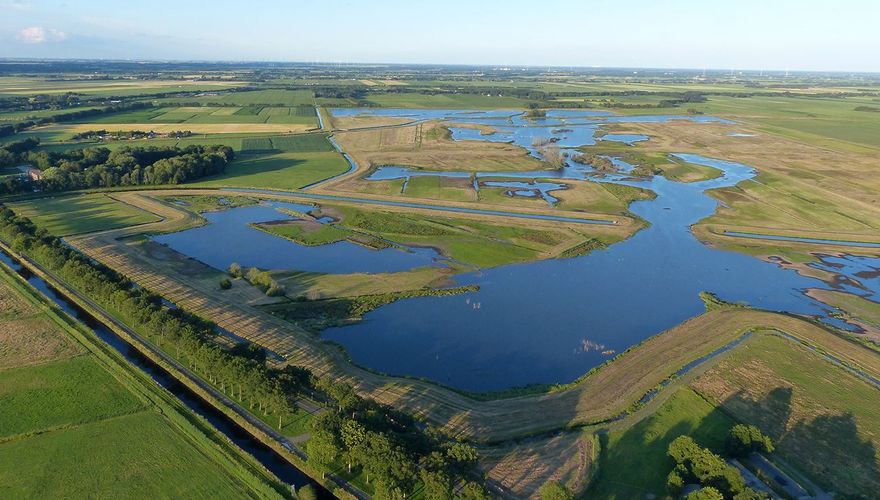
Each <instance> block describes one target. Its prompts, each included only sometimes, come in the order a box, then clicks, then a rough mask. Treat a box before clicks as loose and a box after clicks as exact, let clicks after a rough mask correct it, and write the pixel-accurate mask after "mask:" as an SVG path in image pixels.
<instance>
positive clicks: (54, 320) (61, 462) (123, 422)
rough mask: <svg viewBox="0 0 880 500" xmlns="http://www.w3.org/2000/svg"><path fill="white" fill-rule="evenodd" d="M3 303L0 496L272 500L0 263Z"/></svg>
mask: <svg viewBox="0 0 880 500" xmlns="http://www.w3.org/2000/svg"><path fill="white" fill-rule="evenodd" d="M0 304H2V306H3V309H4V310H14V311H17V313H16V314H14V315H11V316H9V315H7V316H0V498H23V499H29V498H34V499H36V498H131V497H137V498H206V497H218V498H245V497H250V498H261V497H267V496H268V497H274V496H275V495H274V494H273V493H274V491H273V490H271V488H270V487H269V485H268V477H266V476H261V475H260V474H261V473H259V474H254V472H253V469H250V470H249V469H247V468H246V467H245V466H244V463H246V460H245V459H244V457H242V456H240V455H236V453H237V452H231V450H232V449H231V448H228V447H227V448H226V449H225V450H223V451H221V450H220V449H219V446H218V443H220V442H221V441H219V440H216V441H215V440H212V438H209V437H208V436H207V435H205V434H201V432H203V431H202V430H200V429H205V428H206V427H199V426H197V425H193V424H192V423H191V422H192V421H193V420H187V419H188V418H193V417H186V416H184V415H183V414H182V413H180V412H181V411H183V409H182V408H183V407H182V405H179V403H178V405H179V406H174V404H173V403H170V402H171V401H173V398H172V397H171V396H170V395H168V394H167V393H165V392H164V391H162V390H161V389H157V387H156V386H155V384H154V382H153V381H152V380H151V379H149V377H148V376H147V375H145V374H140V375H138V374H139V373H140V372H139V371H138V369H137V368H134V367H130V366H128V365H123V364H121V363H122V358H121V357H118V358H115V357H114V356H113V355H111V354H109V353H110V352H112V349H111V348H109V347H102V346H103V344H100V341H99V340H98V339H97V337H89V335H88V334H86V333H85V332H86V329H85V327H82V326H78V325H77V324H76V323H74V322H73V320H69V319H66V318H65V317H63V316H62V315H61V313H59V312H58V311H57V310H54V309H50V308H49V305H48V302H47V301H46V300H45V299H43V298H41V296H40V295H38V293H37V292H36V291H34V290H33V289H31V288H29V287H28V286H27V285H26V284H24V283H23V282H22V281H20V280H19V279H18V278H16V277H15V275H14V274H13V272H12V271H11V270H9V269H8V268H6V267H5V266H2V265H0ZM23 318H27V319H23ZM23 321H29V322H30V323H27V324H24V323H23ZM35 322H41V323H40V325H42V326H40V327H39V329H38V330H39V331H36V330H35V329H33V328H31V327H30V326H32V325H35V324H37V323H35ZM117 363H120V364H117ZM200 425H204V424H200ZM290 425H292V426H296V425H299V424H297V423H296V422H291V423H290ZM210 432H216V431H210ZM213 439H216V437H215V438H213ZM257 477H262V478H263V479H257ZM261 481H265V482H261ZM257 484H259V486H257Z"/></svg>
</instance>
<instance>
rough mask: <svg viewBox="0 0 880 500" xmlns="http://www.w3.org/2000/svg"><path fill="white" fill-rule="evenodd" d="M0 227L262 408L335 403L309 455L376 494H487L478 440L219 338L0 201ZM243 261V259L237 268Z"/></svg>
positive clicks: (233, 393) (267, 411)
mask: <svg viewBox="0 0 880 500" xmlns="http://www.w3.org/2000/svg"><path fill="white" fill-rule="evenodd" d="M0 237H2V238H3V239H4V240H5V241H7V242H9V243H10V245H11V246H12V247H13V249H14V250H16V251H18V252H21V253H23V254H26V255H28V256H29V257H30V258H32V259H33V260H34V261H36V262H37V263H39V264H40V265H42V266H43V267H45V268H46V269H48V270H49V271H50V272H52V273H53V274H56V275H58V276H59V277H60V278H61V279H63V280H64V281H66V282H67V283H69V284H70V285H71V286H73V287H74V288H75V289H77V290H79V291H80V292H82V293H84V294H86V295H87V296H88V297H90V298H91V299H92V300H94V301H95V302H96V303H97V304H99V305H100V306H101V307H103V308H105V309H107V310H108V311H110V312H111V313H112V314H114V315H116V316H118V317H119V318H121V319H122V320H124V321H125V322H126V324H128V325H129V326H130V327H132V328H133V329H135V330H136V331H138V332H140V333H141V334H142V335H144V336H146V337H147V338H149V339H150V340H151V341H152V342H153V343H155V344H156V345H157V346H158V347H160V348H161V349H163V350H164V351H165V352H168V353H169V354H171V355H173V356H175V357H176V359H178V360H180V361H181V362H183V363H185V364H186V365H187V366H188V367H189V368H190V369H192V370H193V371H194V372H195V373H197V374H198V375H199V376H201V377H203V378H204V379H206V380H208V381H209V382H210V383H212V384H213V385H214V386H215V387H217V388H218V389H220V390H221V391H223V392H224V393H226V394H227V395H228V396H230V397H231V398H233V399H235V400H237V401H239V402H240V403H242V404H243V405H247V406H248V407H249V408H250V409H251V410H252V411H253V412H260V413H262V415H263V416H264V417H265V418H267V419H268V418H272V417H273V416H277V417H278V419H279V420H278V426H279V427H281V423H282V419H284V418H285V417H289V416H291V415H292V414H295V413H296V412H298V411H299V410H298V409H297V406H296V399H297V398H298V397H301V396H302V395H303V394H309V395H311V396H312V397H314V398H316V399H318V400H320V401H322V402H323V404H324V405H325V406H326V407H327V409H328V411H327V412H325V413H324V414H323V415H322V416H321V417H319V418H318V420H317V423H316V425H315V433H314V436H313V438H312V439H311V440H310V441H309V444H308V448H307V452H308V455H309V462H310V463H312V464H314V465H315V466H316V467H317V468H318V470H324V471H327V470H330V468H331V467H332V466H333V465H334V464H335V463H336V461H337V460H344V461H345V462H346V463H347V464H348V465H349V467H351V468H354V467H359V468H362V470H363V471H364V472H365V473H366V475H367V477H368V480H369V481H370V482H371V484H374V485H375V488H376V497H377V498H403V497H404V496H406V495H407V494H409V493H411V492H412V491H413V489H414V488H415V485H416V482H417V481H421V483H422V484H423V486H424V488H425V491H426V497H427V498H451V497H452V492H453V487H454V486H458V491H459V496H460V497H461V498H467V499H474V500H476V499H480V500H482V499H488V498H489V496H488V493H487V491H486V489H485V487H484V486H483V484H482V481H481V476H480V475H479V473H478V472H477V470H476V462H477V459H478V456H477V453H476V450H474V448H472V447H471V446H468V445H466V444H463V443H460V442H457V441H454V440H450V439H449V438H447V437H445V436H443V435H442V434H440V433H439V432H437V431H436V430H435V429H434V428H432V427H430V426H424V425H422V424H420V423H419V422H417V421H416V420H415V419H413V418H412V417H411V416H409V415H407V414H405V413H402V412H399V411H396V410H394V409H392V408H390V407H388V406H385V405H381V404H378V403H376V402H375V401H373V400H369V399H364V398H361V397H360V396H358V395H357V393H355V391H354V389H353V388H352V387H351V386H349V385H347V384H345V383H340V382H335V381H332V380H330V379H327V378H316V377H315V376H314V375H313V374H312V373H311V372H310V371H308V370H306V369H303V368H297V367H294V366H290V365H288V366H285V367H284V368H283V369H276V368H272V367H269V366H267V364H266V353H265V351H264V350H263V349H261V348H259V347H257V346H255V345H253V344H247V343H244V344H238V345H237V346H236V347H232V348H226V347H221V344H219V343H217V342H215V341H214V339H215V338H216V336H217V335H218V333H217V327H216V325H214V324H213V323H211V322H209V321H206V320H204V319H202V318H199V317H198V316H195V315H192V314H190V313H188V312H186V311H184V310H182V309H178V308H173V307H167V306H165V305H164V304H163V301H162V298H161V297H160V296H159V295H156V294H155V293H153V292H151V291H149V290H147V289H145V288H142V287H137V286H135V285H134V283H132V282H131V281H129V280H128V279H127V278H125V277H124V276H122V275H120V274H119V273H117V272H115V271H113V270H112V269H110V268H108V267H106V266H104V265H102V264H100V263H97V262H95V261H94V260H92V259H89V258H88V257H86V256H84V255H83V254H81V253H80V252H78V251H77V250H74V249H73V248H71V247H68V246H67V245H65V244H64V243H63V242H62V240H61V239H60V238H57V237H55V236H52V235H50V234H48V232H46V231H45V230H44V229H40V228H37V227H36V226H35V225H34V224H33V223H32V222H31V221H30V220H29V219H27V218H25V217H19V216H16V215H15V213H14V212H13V211H12V210H10V209H9V208H7V207H4V206H3V205H0ZM239 271H240V269H239Z"/></svg>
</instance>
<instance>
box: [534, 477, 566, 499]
mask: <svg viewBox="0 0 880 500" xmlns="http://www.w3.org/2000/svg"><path fill="white" fill-rule="evenodd" d="M538 495H539V496H540V497H541V500H574V493H572V492H571V490H569V489H568V488H566V487H565V486H564V485H563V484H562V483H560V482H559V481H547V482H546V483H544V484H543V485H541V488H540V489H538Z"/></svg>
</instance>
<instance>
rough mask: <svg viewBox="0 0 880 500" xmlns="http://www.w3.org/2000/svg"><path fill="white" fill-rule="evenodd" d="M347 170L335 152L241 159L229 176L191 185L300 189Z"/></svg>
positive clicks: (242, 157) (228, 170)
mask: <svg viewBox="0 0 880 500" xmlns="http://www.w3.org/2000/svg"><path fill="white" fill-rule="evenodd" d="M348 169H349V165H348V162H347V161H345V158H343V156H342V155H341V154H339V153H336V152H326V153H277V154H270V155H258V156H240V157H239V158H237V159H236V160H235V161H233V162H232V163H231V164H230V165H229V166H227V167H226V173H224V174H222V175H219V176H216V177H212V178H210V179H206V180H203V181H199V182H195V183H192V184H189V185H190V186H204V187H220V186H223V187H251V188H265V189H282V190H290V189H300V188H302V187H305V186H308V185H310V184H314V183H315V182H319V181H322V180H324V179H328V178H330V177H333V176H335V175H339V174H341V173H343V172H346V171H347V170H348Z"/></svg>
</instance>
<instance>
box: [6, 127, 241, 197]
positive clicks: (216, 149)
mask: <svg viewBox="0 0 880 500" xmlns="http://www.w3.org/2000/svg"><path fill="white" fill-rule="evenodd" d="M38 144H39V141H38V140H36V139H27V140H25V141H20V142H16V143H12V144H10V145H7V146H4V147H3V148H0V166H3V163H4V162H5V163H9V164H11V165H14V164H17V163H26V164H28V165H30V166H33V167H34V168H38V169H40V170H41V171H42V173H41V178H39V179H31V178H26V177H20V176H13V177H7V178H4V179H3V180H2V181H0V195H4V194H15V193H22V192H30V191H34V190H38V191H48V192H57V191H66V190H70V189H87V188H99V187H115V186H140V185H157V184H181V183H184V182H187V181H191V180H194V179H198V178H201V177H206V176H209V175H215V174H219V173H222V172H223V171H225V169H226V165H227V164H228V163H229V162H230V161H232V159H233V158H234V153H233V151H232V148H230V147H228V146H221V145H213V146H199V145H192V146H187V147H185V148H179V147H176V146H165V147H155V146H150V147H123V148H120V149H116V150H114V151H111V150H109V149H107V148H85V149H76V150H72V151H66V152H51V151H33V149H34V148H35V147H36V146H37V145H38ZM3 151H5V153H4V152H3Z"/></svg>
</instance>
